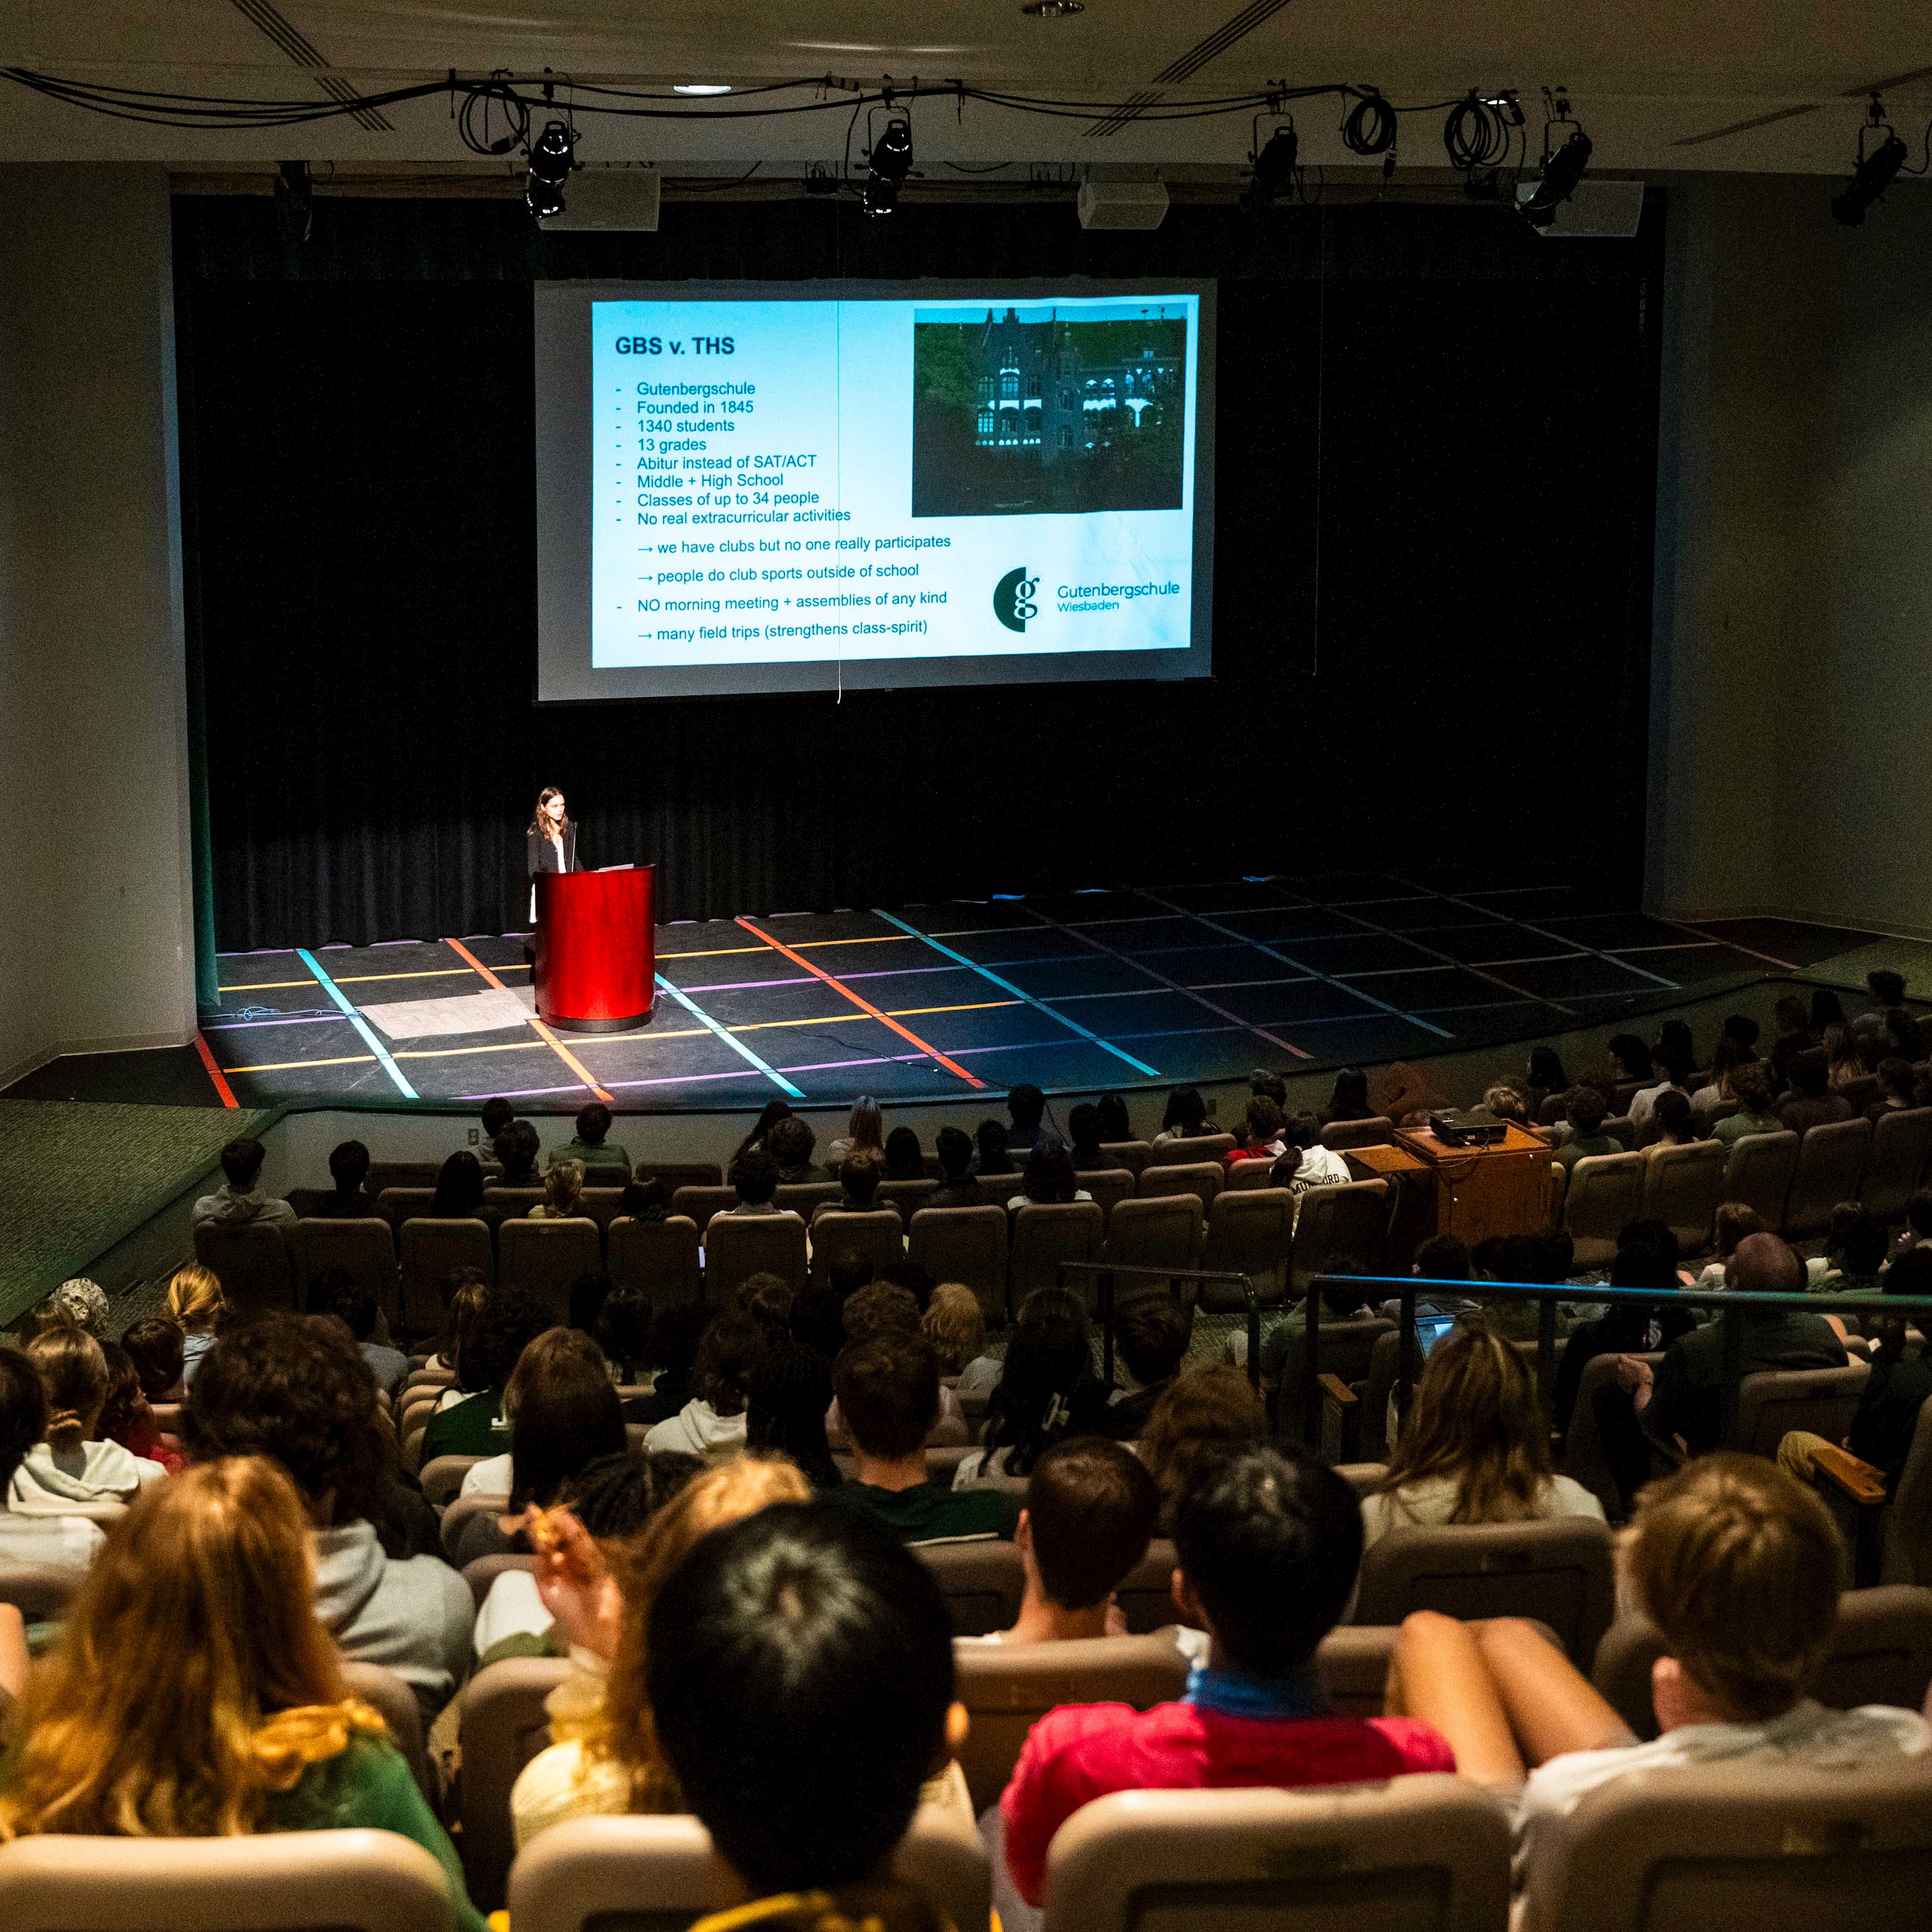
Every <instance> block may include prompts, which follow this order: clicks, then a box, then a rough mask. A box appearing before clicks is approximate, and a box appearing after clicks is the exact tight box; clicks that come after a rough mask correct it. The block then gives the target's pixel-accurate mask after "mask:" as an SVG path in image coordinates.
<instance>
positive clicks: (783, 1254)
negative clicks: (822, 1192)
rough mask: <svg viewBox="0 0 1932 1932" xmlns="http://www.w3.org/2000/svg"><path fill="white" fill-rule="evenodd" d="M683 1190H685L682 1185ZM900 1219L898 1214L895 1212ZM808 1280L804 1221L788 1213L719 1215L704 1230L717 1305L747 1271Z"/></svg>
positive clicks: (800, 1283) (709, 1290)
mask: <svg viewBox="0 0 1932 1932" xmlns="http://www.w3.org/2000/svg"><path fill="white" fill-rule="evenodd" d="M680 1191H681V1190H680ZM892 1220H893V1221H894V1223H895V1224H896V1223H897V1221H898V1217H897V1216H896V1215H894V1216H893V1217H892ZM754 1274H775V1275H776V1276H777V1277H778V1279H779V1280H781V1281H788V1282H790V1283H791V1285H792V1286H793V1288H795V1289H798V1288H802V1287H804V1286H805V1223H803V1222H802V1221H795V1220H793V1219H792V1217H790V1215H789V1214H720V1215H718V1216H716V1217H714V1218H713V1220H712V1223H711V1226H710V1227H709V1229H708V1230H706V1234H705V1241H704V1292H705V1295H706V1298H707V1299H708V1300H709V1301H710V1302H711V1304H712V1305H713V1306H714V1307H717V1306H721V1305H722V1304H723V1302H724V1298H725V1297H726V1296H727V1295H729V1294H730V1292H731V1291H732V1290H733V1289H734V1288H736V1286H738V1284H739V1283H740V1282H741V1281H742V1280H744V1279H745V1277H746V1276H747V1275H754Z"/></svg>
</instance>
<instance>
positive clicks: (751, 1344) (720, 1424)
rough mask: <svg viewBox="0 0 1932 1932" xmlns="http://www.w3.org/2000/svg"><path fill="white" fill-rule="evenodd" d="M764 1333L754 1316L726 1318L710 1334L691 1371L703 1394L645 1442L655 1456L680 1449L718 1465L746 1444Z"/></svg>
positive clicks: (704, 1338)
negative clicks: (748, 1389) (748, 1388)
mask: <svg viewBox="0 0 1932 1932" xmlns="http://www.w3.org/2000/svg"><path fill="white" fill-rule="evenodd" d="M763 1339H764V1335H763V1331H762V1330H761V1329H760V1327H759V1326H758V1324H757V1322H755V1321H754V1320H753V1319H752V1318H751V1316H748V1315H745V1314H742V1313H737V1312H735V1311H734V1312H733V1313H731V1314H729V1315H721V1316H718V1319H717V1320H716V1321H715V1322H712V1325H710V1327H709V1328H707V1329H706V1330H705V1331H704V1337H703V1340H702V1341H700V1343H698V1345H697V1367H696V1368H695V1369H694V1370H693V1371H692V1374H693V1378H694V1381H695V1382H696V1385H697V1394H696V1395H694V1397H692V1398H691V1400H690V1401H688V1402H687V1403H685V1406H683V1407H682V1409H679V1411H678V1412H677V1413H676V1415H673V1416H671V1417H670V1418H667V1420H666V1421H662V1422H660V1423H658V1424H657V1425H656V1427H655V1428H653V1429H652V1430H651V1432H650V1433H649V1435H647V1436H646V1437H645V1438H644V1447H645V1448H646V1449H648V1450H650V1451H653V1452H654V1453H655V1452H656V1451H661V1450H666V1449H675V1450H678V1451H681V1452H682V1454H685V1455H687V1456H705V1457H709V1458H710V1459H711V1460H712V1461H714V1462H717V1461H721V1460H724V1458H726V1457H731V1456H735V1455H736V1454H739V1451H742V1449H743V1448H744V1446H745V1385H746V1383H747V1382H748V1380H749V1379H750V1376H751V1364H752V1362H753V1361H754V1359H755V1358H756V1357H757V1352H758V1349H759V1345H760V1343H762V1342H763Z"/></svg>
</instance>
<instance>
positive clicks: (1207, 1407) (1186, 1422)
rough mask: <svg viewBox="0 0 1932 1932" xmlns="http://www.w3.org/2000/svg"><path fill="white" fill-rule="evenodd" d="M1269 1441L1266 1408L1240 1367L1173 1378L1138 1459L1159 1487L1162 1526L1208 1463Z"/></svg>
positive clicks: (1219, 1366) (1215, 1368)
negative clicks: (1146, 1467)
mask: <svg viewBox="0 0 1932 1932" xmlns="http://www.w3.org/2000/svg"><path fill="white" fill-rule="evenodd" d="M1267 1442H1268V1412H1267V1411H1266V1410H1265V1409H1263V1408H1262V1403H1261V1397H1259V1396H1258V1395H1256V1394H1255V1392H1254V1391H1253V1389H1252V1388H1250V1387H1249V1386H1248V1379H1247V1376H1244V1374H1243V1373H1241V1370H1239V1369H1235V1368H1230V1367H1228V1366H1227V1365H1226V1364H1225V1363H1217V1364H1215V1365H1214V1366H1213V1367H1209V1368H1201V1369H1190V1370H1188V1371H1187V1373H1185V1374H1184V1375H1178V1376H1175V1379H1174V1380H1173V1381H1172V1382H1170V1383H1169V1385H1168V1386H1167V1388H1166V1392H1165V1393H1164V1394H1163V1395H1162V1397H1161V1398H1160V1400H1159V1401H1158V1402H1157V1403H1155V1404H1154V1412H1153V1414H1152V1415H1150V1416H1149V1417H1148V1420H1147V1427H1145V1429H1144V1430H1142V1433H1141V1439H1140V1454H1141V1460H1142V1462H1144V1463H1146V1465H1147V1466H1148V1474H1149V1475H1151V1476H1152V1477H1153V1478H1154V1481H1156V1482H1157V1483H1158V1484H1160V1499H1161V1510H1160V1516H1161V1526H1162V1531H1163V1534H1166V1532H1167V1531H1168V1530H1169V1529H1170V1528H1171V1526H1172V1523H1173V1521H1174V1514H1175V1509H1176V1508H1177V1507H1178V1505H1179V1503H1180V1501H1181V1497H1182V1496H1183V1495H1184V1493H1186V1491H1187V1489H1188V1487H1189V1486H1190V1484H1192V1483H1193V1481H1195V1479H1196V1478H1197V1477H1199V1476H1200V1475H1202V1474H1203V1473H1205V1471H1206V1470H1207V1469H1208V1467H1209V1466H1210V1465H1211V1464H1213V1463H1218V1462H1221V1461H1223V1460H1225V1459H1226V1458H1227V1457H1231V1456H1237V1455H1239V1454H1242V1453H1243V1452H1244V1451H1247V1450H1250V1449H1259V1448H1265V1446H1266V1445H1267Z"/></svg>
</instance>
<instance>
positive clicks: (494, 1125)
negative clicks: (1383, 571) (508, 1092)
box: [470, 1099, 517, 1160]
mask: <svg viewBox="0 0 1932 1932" xmlns="http://www.w3.org/2000/svg"><path fill="white" fill-rule="evenodd" d="M478 1118H479V1119H480V1120H481V1122H482V1124H483V1141H482V1145H483V1147H484V1151H486V1152H487V1153H488V1154H490V1155H491V1157H494V1155H495V1153H496V1136H498V1135H499V1134H500V1133H502V1131H503V1130H504V1129H505V1127H508V1125H509V1124H510V1123H511V1121H514V1119H515V1118H517V1110H516V1109H515V1108H514V1107H513V1106H511V1104H510V1103H509V1102H508V1101H507V1100H501V1099H498V1100H485V1101H484V1103H483V1111H482V1112H481V1114H480V1115H478ZM475 1158H476V1157H475V1155H474V1154H472V1155H471V1156H470V1159H471V1160H475Z"/></svg>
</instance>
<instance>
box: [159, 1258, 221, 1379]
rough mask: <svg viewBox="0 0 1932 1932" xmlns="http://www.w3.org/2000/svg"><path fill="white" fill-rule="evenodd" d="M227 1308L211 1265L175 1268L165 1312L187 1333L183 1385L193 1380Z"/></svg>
mask: <svg viewBox="0 0 1932 1932" xmlns="http://www.w3.org/2000/svg"><path fill="white" fill-rule="evenodd" d="M227 1312H228V1305H227V1304H226V1302H225V1301H223V1299H222V1297H221V1283H220V1280H219V1279H218V1278H217V1277H216V1275H215V1273H214V1270H213V1269H212V1268H203V1267H202V1265H201V1264H200V1263H199V1262H188V1263H187V1265H186V1266H184V1267H182V1268H176V1269H175V1271H174V1274H173V1275H172V1277H170V1279H169V1282H168V1313H169V1315H171V1316H173V1318H174V1319H175V1321H177V1322H179V1323H180V1324H181V1333H182V1334H183V1335H184V1337H186V1340H185V1341H184V1343H183V1345H182V1348H181V1386H182V1388H187V1385H189V1384H190V1382H193V1380H194V1372H195V1370H196V1369H197V1368H199V1367H200V1366H201V1358H202V1356H204V1355H206V1354H207V1353H208V1350H209V1349H211V1348H213V1347H214V1337H215V1333H216V1331H217V1329H219V1328H220V1325H221V1318H222V1317H223V1316H224V1315H226V1313H227Z"/></svg>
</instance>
